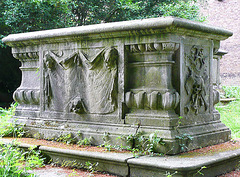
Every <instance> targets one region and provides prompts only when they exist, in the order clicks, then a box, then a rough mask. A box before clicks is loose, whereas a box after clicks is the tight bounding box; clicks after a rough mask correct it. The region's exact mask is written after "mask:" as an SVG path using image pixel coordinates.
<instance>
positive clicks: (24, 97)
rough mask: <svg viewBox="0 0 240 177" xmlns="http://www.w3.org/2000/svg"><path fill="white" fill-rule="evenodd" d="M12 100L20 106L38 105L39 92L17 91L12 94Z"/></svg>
mask: <svg viewBox="0 0 240 177" xmlns="http://www.w3.org/2000/svg"><path fill="white" fill-rule="evenodd" d="M13 98H14V100H15V101H17V102H18V103H20V104H33V105H38V104H39V100H40V90H29V89H28V90H25V89H17V90H16V91H15V92H14V93H13Z"/></svg>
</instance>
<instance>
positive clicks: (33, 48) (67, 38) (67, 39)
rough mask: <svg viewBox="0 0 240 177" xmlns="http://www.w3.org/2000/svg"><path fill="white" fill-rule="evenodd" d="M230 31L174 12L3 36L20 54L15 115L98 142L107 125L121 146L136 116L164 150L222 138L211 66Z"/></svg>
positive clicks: (44, 129) (29, 124) (38, 129)
mask: <svg viewBox="0 0 240 177" xmlns="http://www.w3.org/2000/svg"><path fill="white" fill-rule="evenodd" d="M231 35H232V33H231V32H230V31H227V30H224V29H221V28H217V27H213V26H209V25H207V24H204V23H197V22H193V21H189V20H184V19H179V18H174V17H166V18H152V19H144V20H134V21H128V22H115V23H106V24H99V25H89V26H81V27H73V28H65V29H54V30H47V31H38V32H31V33H22V34H12V35H9V36H7V37H6V38H4V39H3V41H4V42H5V43H6V44H7V45H9V46H11V47H12V53H13V56H14V57H15V58H16V59H19V60H20V61H21V62H22V66H21V68H20V69H21V70H22V83H21V85H20V87H19V88H18V89H17V90H16V91H15V93H14V99H15V100H16V101H17V102H19V106H18V107H17V109H16V115H15V116H14V119H17V120H18V122H19V123H21V122H22V123H25V124H26V129H27V130H29V133H30V134H32V135H34V134H36V133H40V134H42V136H43V137H44V138H48V137H49V138H50V137H51V136H55V135H56V136H57V135H58V136H59V135H61V134H62V133H65V132H71V133H73V134H74V133H75V134H76V133H77V132H78V131H79V130H80V131H81V133H82V134H83V136H84V137H90V136H92V137H93V138H94V142H93V143H94V144H95V145H98V144H101V143H102V142H103V140H102V137H103V136H104V134H105V133H106V132H107V133H108V134H109V138H110V139H111V142H112V144H119V143H121V142H119V141H118V140H116V137H118V136H121V135H129V134H134V133H135V131H136V129H137V125H136V124H138V125H140V130H141V131H143V132H145V133H146V136H148V135H150V134H151V133H153V132H155V131H158V132H157V135H158V137H161V138H163V139H164V141H165V143H166V146H165V147H163V148H159V150H160V149H161V151H163V153H168V154H177V153H179V152H182V151H183V149H182V148H181V144H185V146H186V149H188V150H191V149H196V148H198V147H203V146H208V145H213V144H218V143H221V142H224V141H227V140H229V139H230V130H229V129H228V128H227V127H226V126H225V125H224V124H222V123H221V122H220V119H219V118H220V117H219V114H218V113H217V111H216V110H215V109H214V105H215V104H216V103H217V102H218V101H219V94H218V92H217V91H216V90H214V89H213V85H214V82H215V80H216V79H215V78H217V76H216V74H217V73H216V74H215V75H213V74H212V72H213V56H214V55H215V54H216V53H217V51H218V49H219V46H220V40H224V39H227V38H228V37H230V36H231ZM213 81H214V82H213ZM180 117H181V121H179V118H180ZM180 122H181V123H180ZM186 134H187V135H188V136H191V137H192V141H191V142H187V139H186V138H183V137H184V136H186ZM178 137H182V138H180V139H179V138H178ZM207 140H209V141H207ZM183 141H184V142H183ZM122 143H124V142H122Z"/></svg>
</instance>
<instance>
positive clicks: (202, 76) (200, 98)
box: [185, 46, 209, 114]
mask: <svg viewBox="0 0 240 177" xmlns="http://www.w3.org/2000/svg"><path fill="white" fill-rule="evenodd" d="M205 60H206V57H205V56H204V54H203V47H201V46H193V47H192V48H191V51H190V55H187V54H185V62H186V66H187V76H186V80H185V90H186V93H187V95H189V96H190V100H189V101H188V103H187V104H186V106H185V113H188V112H189V111H190V110H193V111H194V112H195V114H199V111H200V109H201V107H203V108H204V110H205V111H206V110H207V109H208V106H209V105H208V103H207V100H206V96H207V88H208V82H209V77H208V75H207V70H206V63H205V62H206V61H205Z"/></svg>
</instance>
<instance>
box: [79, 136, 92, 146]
mask: <svg viewBox="0 0 240 177" xmlns="http://www.w3.org/2000/svg"><path fill="white" fill-rule="evenodd" d="M77 144H78V145H79V146H82V145H86V146H89V145H91V144H92V137H90V138H87V137H85V138H84V139H82V140H79V141H78V142H77Z"/></svg>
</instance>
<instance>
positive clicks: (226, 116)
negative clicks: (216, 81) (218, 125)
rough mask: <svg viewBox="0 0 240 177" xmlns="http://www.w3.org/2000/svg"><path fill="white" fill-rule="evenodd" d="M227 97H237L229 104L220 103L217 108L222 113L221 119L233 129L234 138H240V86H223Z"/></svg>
mask: <svg viewBox="0 0 240 177" xmlns="http://www.w3.org/2000/svg"><path fill="white" fill-rule="evenodd" d="M223 90H224V92H225V97H226V98H236V100H235V101H232V102H230V103H229V104H227V105H222V104H221V103H218V104H217V106H216V109H217V110H218V111H219V113H220V114H221V121H222V122H223V123H224V124H225V125H226V126H227V127H229V128H230V129H231V131H232V138H240V87H239V86H223Z"/></svg>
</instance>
